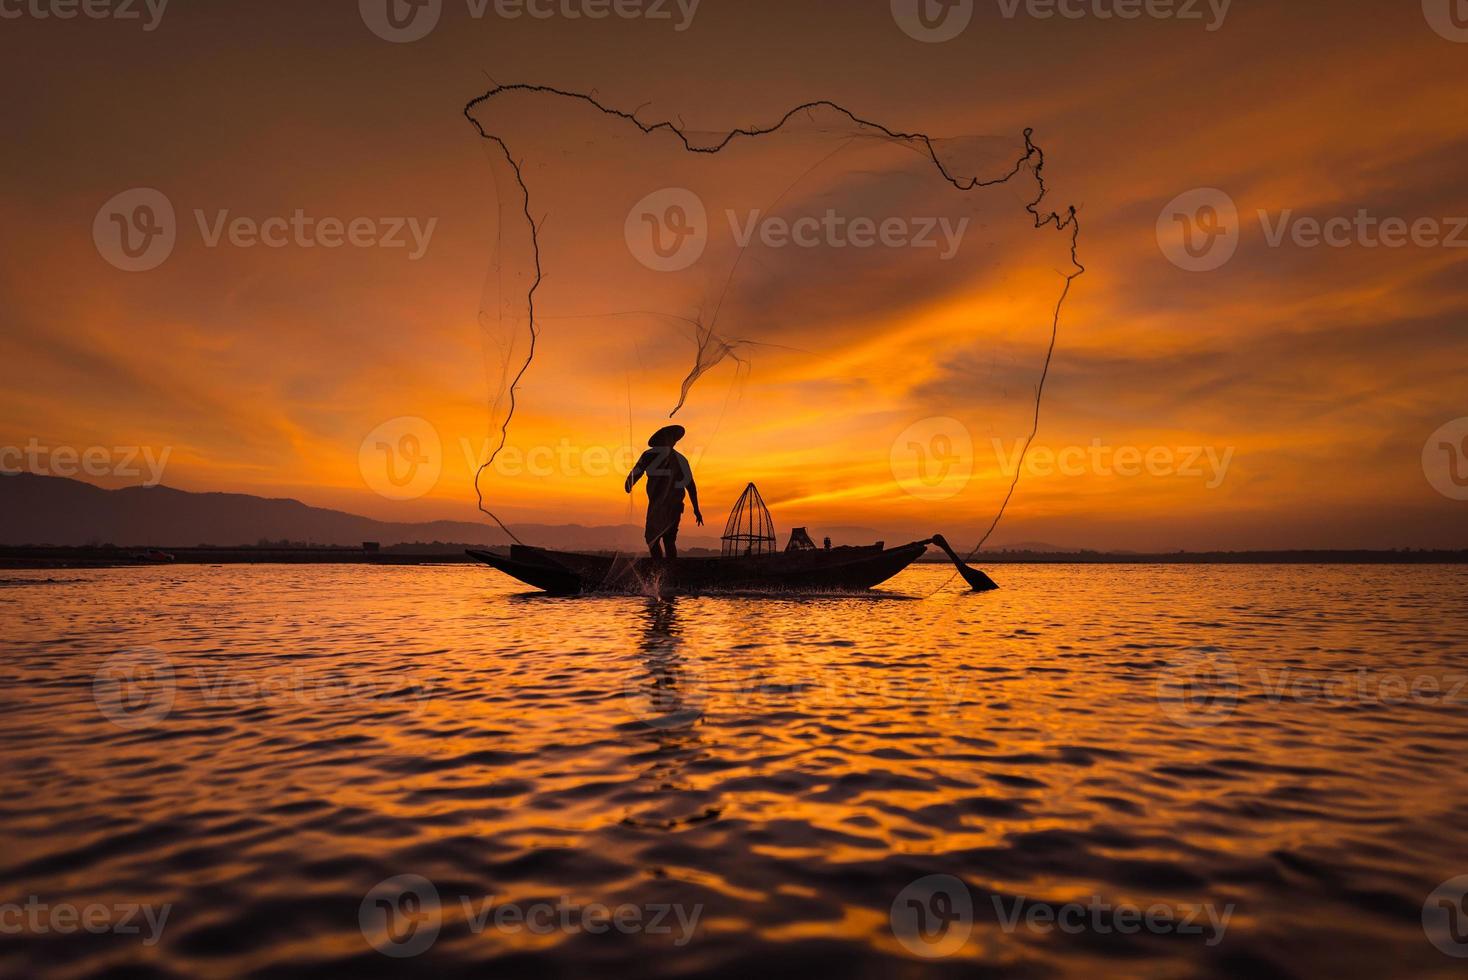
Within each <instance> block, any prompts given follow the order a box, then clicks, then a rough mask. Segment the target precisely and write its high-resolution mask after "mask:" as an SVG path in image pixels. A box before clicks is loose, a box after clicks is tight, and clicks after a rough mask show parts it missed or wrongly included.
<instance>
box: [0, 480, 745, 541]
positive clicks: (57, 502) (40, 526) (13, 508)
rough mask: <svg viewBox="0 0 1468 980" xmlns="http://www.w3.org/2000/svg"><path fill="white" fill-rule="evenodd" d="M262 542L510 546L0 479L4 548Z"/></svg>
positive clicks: (340, 519)
mask: <svg viewBox="0 0 1468 980" xmlns="http://www.w3.org/2000/svg"><path fill="white" fill-rule="evenodd" d="M686 523H687V522H685V524H686ZM514 530H515V533H516V534H518V535H519V536H520V537H521V538H523V539H525V540H526V541H531V542H534V543H535V544H538V545H541V546H543V547H548V548H562V549H579V550H599V549H609V550H611V549H619V548H620V549H631V548H637V549H640V548H641V547H642V529H641V528H640V527H635V526H633V525H613V526H605V527H582V526H580V525H576V524H568V525H539V524H523V525H514ZM687 530H688V528H687V527H686V526H685V535H684V537H683V539H682V540H684V541H686V543H687V545H688V547H693V548H696V547H708V548H717V547H718V546H719V541H718V538H717V536H709V537H705V536H699V535H688V534H686V531H687ZM261 540H268V541H282V540H285V541H305V542H310V543H311V544H317V545H340V546H357V545H360V544H361V543H362V542H363V541H377V542H380V543H381V544H383V545H384V546H388V545H394V544H407V543H412V542H419V541H422V542H429V541H452V542H456V543H460V544H475V545H492V544H505V543H507V539H506V538H505V534H504V532H503V531H501V530H500V529H499V528H497V527H495V526H493V525H492V524H489V523H487V522H486V523H478V522H472V521H430V522H427V523H416V524H415V523H396V522H390V521H377V520H373V519H372V518H370V517H361V516H359V515H356V514H348V513H345V512H343V511H339V510H328V509H326V508H323V507H309V506H307V505H306V504H303V503H301V502H300V501H299V500H290V499H280V498H276V499H272V498H267V497H256V496H252V495H250V494H243V493H190V492H188V491H185V490H174V489H171V488H169V487H162V486H159V487H126V488H124V489H121V490H104V489H102V488H101V487H95V486H92V485H91V484H90V483H82V482H81V481H79V480H69V479H64V478H61V477H50V476H36V475H34V474H30V473H20V474H0V544H5V545H42V544H50V545H86V544H93V543H97V544H115V545H117V546H119V547H141V546H144V545H154V546H159V547H167V546H170V545H172V546H176V547H189V546H193V545H199V544H209V545H225V546H233V545H253V544H255V543H257V542H259V541H261Z"/></svg>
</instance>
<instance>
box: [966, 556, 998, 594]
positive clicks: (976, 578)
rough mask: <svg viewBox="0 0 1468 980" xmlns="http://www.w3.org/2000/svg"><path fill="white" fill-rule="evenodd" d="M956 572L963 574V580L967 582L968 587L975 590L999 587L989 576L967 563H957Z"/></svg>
mask: <svg viewBox="0 0 1468 980" xmlns="http://www.w3.org/2000/svg"><path fill="white" fill-rule="evenodd" d="M958 574H960V575H962V576H963V580H964V581H965V582H967V583H968V584H969V587H970V588H971V589H973V590H974V591H975V592H993V591H994V590H995V589H997V588H999V585H998V583H996V582H995V581H994V580H993V579H991V578H990V577H989V576H987V575H985V574H984V573H983V572H981V571H979V570H978V569H977V568H970V567H969V566H968V565H965V564H963V563H962V562H959V563H958Z"/></svg>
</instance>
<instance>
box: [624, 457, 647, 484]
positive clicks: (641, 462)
mask: <svg viewBox="0 0 1468 980" xmlns="http://www.w3.org/2000/svg"><path fill="white" fill-rule="evenodd" d="M648 455H649V454H648V453H643V454H642V457H641V458H640V459H638V460H637V465H636V466H634V467H632V472H631V473H628V474H627V482H626V483H625V484H623V485H622V489H624V490H626V491H627V492H628V493H631V492H632V488H633V487H635V486H636V485H637V481H638V480H640V479H642V474H644V473H646V472H647V457H648Z"/></svg>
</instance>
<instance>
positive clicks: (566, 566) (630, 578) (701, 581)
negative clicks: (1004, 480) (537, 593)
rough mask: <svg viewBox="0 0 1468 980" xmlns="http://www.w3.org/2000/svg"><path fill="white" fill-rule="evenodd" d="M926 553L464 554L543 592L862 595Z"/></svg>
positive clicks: (909, 547) (919, 546)
mask: <svg viewBox="0 0 1468 980" xmlns="http://www.w3.org/2000/svg"><path fill="white" fill-rule="evenodd" d="M926 550H927V543H926V542H913V543H912V544H905V545H901V546H900V547H896V548H883V547H882V546H881V545H872V546H870V547H865V548H832V549H830V550H829V551H827V550H817V551H791V552H781V553H777V554H773V555H757V556H747V557H738V558H678V559H673V560H668V559H658V558H650V557H649V558H632V557H629V556H625V555H619V556H615V557H614V556H610V555H582V554H576V553H573V552H565V551H549V550H546V549H544V548H532V547H528V546H524V545H516V546H515V547H513V548H511V549H510V554H509V557H505V556H502V555H496V554H494V553H492V552H488V551H475V550H470V551H468V552H467V553H468V554H469V555H470V556H472V557H474V558H476V559H478V560H479V561H482V562H484V563H485V564H486V565H489V566H490V567H491V568H494V569H496V570H498V571H500V572H503V573H504V574H506V575H508V576H510V577H511V578H514V579H517V580H519V581H521V582H524V583H525V584H526V585H530V586H533V587H534V588H537V589H540V590H541V591H543V592H549V593H553V594H555V595H576V594H580V593H587V592H639V593H647V592H657V593H662V594H667V593H672V594H694V593H699V592H711V591H717V592H726V591H734V592H738V591H758V592H828V591H829V592H859V591H864V590H866V589H870V588H872V587H873V586H876V585H880V584H881V583H883V582H885V581H887V580H888V579H890V578H891V577H892V576H894V575H896V574H897V573H898V572H900V571H902V570H903V569H904V568H906V567H907V566H908V565H911V564H912V563H913V562H915V561H917V560H918V559H919V558H921V557H922V555H923V553H924V552H925V551H926Z"/></svg>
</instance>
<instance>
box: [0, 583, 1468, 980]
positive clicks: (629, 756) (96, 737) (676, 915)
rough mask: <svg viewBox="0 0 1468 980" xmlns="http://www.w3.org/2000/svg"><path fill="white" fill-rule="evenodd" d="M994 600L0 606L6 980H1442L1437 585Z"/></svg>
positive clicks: (927, 596) (1442, 709)
mask: <svg viewBox="0 0 1468 980" xmlns="http://www.w3.org/2000/svg"><path fill="white" fill-rule="evenodd" d="M993 571H994V573H995V577H996V578H997V579H999V580H1000V581H1001V583H1002V584H1003V585H1004V587H1005V588H1004V589H1003V591H1001V592H998V593H994V594H991V595H983V596H977V595H970V594H965V593H961V592H959V591H957V590H956V588H955V587H954V586H953V585H950V590H949V591H941V592H938V593H937V594H936V595H935V594H933V591H934V590H935V589H937V588H939V587H940V586H941V585H943V584H944V583H945V582H946V581H949V580H950V575H949V573H948V572H947V571H944V570H942V569H941V568H939V567H934V566H923V567H915V568H912V569H910V570H909V571H908V572H905V573H904V574H903V575H902V576H900V577H899V578H898V579H895V580H894V581H893V582H892V583H890V584H889V586H888V587H887V589H886V590H885V591H884V592H883V593H879V594H874V595H872V596H861V597H818V598H803V599H751V598H747V597H709V598H698V599H679V600H675V601H671V602H662V601H658V600H654V599H648V598H642V597H629V596H622V597H611V598H592V599H548V598H542V597H534V596H529V595H526V594H525V593H524V591H523V587H522V586H519V585H518V584H516V583H513V582H510V581H508V580H506V579H504V578H502V577H500V576H498V575H497V574H495V573H494V572H492V571H490V570H487V569H482V568H477V567H468V566H444V567H425V568H378V567H360V566H341V567H293V566H252V567H228V568H218V567H215V568H211V567H177V568H149V569H118V570H104V571H81V572H66V573H36V574H31V573H24V572H21V573H7V574H6V577H5V580H4V582H3V583H0V616H3V624H4V629H3V633H0V654H3V656H0V704H3V709H4V710H3V713H0V737H3V743H4V746H5V749H4V760H5V762H4V773H5V775H4V778H3V784H0V789H3V794H0V836H3V839H4V840H5V841H6V846H5V848H4V849H3V854H0V904H3V903H12V904H13V905H14V906H18V907H19V910H18V911H17V912H13V913H7V912H4V911H3V910H0V926H4V927H5V934H4V935H0V971H3V973H4V974H5V975H7V976H22V975H40V974H49V975H56V976H110V975H165V976H180V977H185V976H203V977H224V976H240V975H246V976H248V975H283V976H296V975H301V976H310V975H319V976H377V975H384V976H391V975H410V974H417V973H431V974H433V975H436V976H439V977H458V976H465V977H477V978H482V977H491V976H494V977H500V976H516V975H526V976H530V975H535V976H560V975H573V974H575V975H586V974H588V973H593V972H594V973H596V974H600V973H613V972H614V973H625V974H629V975H637V976H676V975H684V974H689V973H693V972H701V973H708V974H715V975H719V974H722V975H727V976H746V977H747V976H751V975H761V974H764V975H769V976H783V975H794V974H805V975H807V976H815V975H832V976H843V975H853V976H862V975H866V976H894V975H895V976H905V975H926V974H930V973H931V974H937V975H947V974H952V975H955V976H960V975H961V976H973V975H975V973H976V971H977V972H978V973H979V974H980V975H994V976H1016V977H1031V976H1035V977H1038V976H1053V975H1071V976H1077V977H1090V976H1097V975H1126V976H1159V977H1173V976H1195V975H1201V976H1210V975H1234V974H1239V973H1243V972H1248V973H1250V974H1255V975H1260V976H1270V975H1280V976H1305V975H1313V974H1321V975H1327V974H1328V975H1334V976H1361V977H1380V976H1409V975H1411V976H1424V975H1443V976H1447V975H1461V973H1462V970H1463V969H1464V968H1465V961H1464V960H1462V959H1456V958H1453V957H1450V956H1449V955H1447V953H1446V952H1444V951H1442V950H1441V949H1440V948H1439V947H1445V948H1446V949H1447V950H1449V951H1453V952H1459V953H1468V937H1465V936H1463V934H1462V931H1461V930H1462V929H1464V928H1468V916H1464V917H1462V919H1461V921H1459V919H1458V918H1453V919H1451V920H1449V918H1448V916H1449V914H1450V913H1451V914H1453V915H1456V914H1457V913H1456V912H1455V911H1454V910H1453V909H1451V908H1449V907H1448V906H1449V905H1451V904H1452V898H1453V895H1452V894H1451V892H1450V893H1449V901H1448V904H1447V905H1444V906H1442V907H1441V908H1440V909H1439V910H1438V911H1433V910H1432V909H1431V908H1430V909H1429V923H1428V928H1425V927H1424V905H1425V904H1426V905H1428V906H1432V907H1433V908H1436V906H1435V905H1434V902H1435V901H1436V900H1434V901H1432V902H1430V901H1429V896H1430V895H1431V894H1432V893H1433V891H1434V889H1436V888H1438V886H1439V885H1441V884H1442V883H1443V882H1444V881H1446V880H1448V879H1451V878H1454V877H1455V876H1458V875H1465V874H1468V795H1465V790H1468V773H1465V766H1464V764H1463V763H1464V750H1465V748H1468V684H1465V679H1468V644H1465V640H1464V638H1465V636H1468V610H1465V606H1464V602H1463V597H1464V595H1465V594H1468V569H1462V568H1454V567H1442V566H1427V567H1361V566H1354V567H1352V566H1347V567H1272V566H1264V567H1252V566H1227V567H1223V566H1165V567H1158V566H1138V567H1110V566H1106V567H1076V566H1053V567H1033V566H1019V567H999V568H998V569H995V570H993ZM402 876H412V877H407V878H404V877H402ZM934 876H941V877H934ZM384 882H388V883H387V884H383V883H384ZM425 883H426V886H427V887H426V888H425ZM428 889H431V891H429V890H428ZM435 897H436V899H437V901H436V903H435V901H434V898H435ZM1439 897H1440V896H1439ZM27 903H30V905H31V906H32V913H26V912H25V906H26V905H27ZM128 906H138V907H139V908H143V907H146V908H148V909H150V910H152V911H153V912H154V913H155V918H156V915H157V913H158V911H159V910H161V909H163V908H165V907H166V908H167V915H166V919H165V920H164V921H162V922H161V923H160V924H159V925H158V927H157V928H150V927H149V926H148V925H147V924H146V922H145V921H144V920H143V918H142V913H141V912H137V913H136V914H135V916H134V918H133V919H132V920H131V921H132V923H133V924H136V925H139V926H141V928H139V929H138V931H136V932H128V931H126V930H124V929H122V928H118V927H119V926H120V925H121V924H122V919H123V917H124V916H125V915H126V908H127V907H128ZM602 906H605V910H606V912H607V915H608V916H610V915H612V914H614V913H616V912H617V910H618V909H621V910H622V913H623V915H624V918H623V920H622V921H621V923H620V924H616V923H613V924H610V925H609V924H607V922H606V920H605V918H599V917H598V916H599V915H600V913H599V911H598V910H599V909H601V907H602ZM61 907H72V908H74V909H77V910H79V911H78V912H77V914H78V915H85V914H87V913H86V909H88V908H101V909H103V910H104V911H103V912H98V913H95V914H96V916H97V918H96V920H95V922H94V925H95V926H96V931H95V932H89V931H87V929H85V928H81V927H76V926H73V928H71V929H66V928H65V926H66V922H67V920H66V919H65V916H64V914H63V916H62V917H61V918H60V919H58V918H56V915H55V912H56V910H57V909H58V908H61ZM506 908H511V909H514V910H518V912H519V914H520V915H521V916H524V915H527V914H528V915H530V916H531V917H536V916H539V915H541V914H542V913H544V915H545V916H547V918H542V919H540V920H538V921H539V923H540V924H539V925H537V927H536V928H531V927H530V926H528V925H526V924H525V923H524V922H523V921H517V920H516V913H515V912H513V911H512V912H509V913H503V912H501V910H503V909H506ZM1067 908H1073V909H1080V910H1082V912H1074V913H1068V912H1066V909H1067ZM1128 908H1135V909H1138V910H1149V909H1150V910H1151V911H1152V918H1151V922H1150V924H1148V923H1147V922H1145V921H1144V922H1143V923H1142V924H1141V925H1140V926H1138V927H1136V928H1127V927H1128V926H1129V925H1131V924H1132V923H1131V922H1130V920H1128V919H1127V918H1126V913H1125V911H1124V910H1125V909H1128ZM1047 909H1048V910H1049V912H1048V913H1047V912H1046V911H1045V910H1047ZM548 910H556V911H554V920H555V921H554V923H553V924H552V925H551V926H550V927H549V928H541V927H540V925H543V924H544V923H545V922H546V921H549V916H550V912H549V911H548ZM660 910H661V912H660ZM1118 910H1121V911H1120V917H1118V914H1119V911H1118ZM497 912H499V913H500V918H499V919H498V920H497V919H496V918H495V913H497ZM1164 913H1167V915H1164ZM6 915H9V916H10V917H9V918H6V917H5V916H6ZM26 915H30V916H31V918H29V919H27V918H26V917H25V916H26ZM1433 915H1438V916H1439V917H1440V919H1441V921H1440V922H1438V923H1437V925H1434V924H1433V923H1434V921H1437V920H1433V919H1432V916H1433ZM1056 916H1059V917H1060V918H1062V919H1064V920H1065V921H1066V923H1067V928H1060V927H1059V926H1057V925H1056V924H1055V917H1056ZM1168 916H1170V918H1168ZM37 917H39V918H37ZM634 917H635V918H636V921H634ZM654 917H659V918H660V921H659V922H658V923H657V924H656V925H655V924H654V923H653V922H652V920H653V918H654ZM919 919H921V921H919ZM1082 920H1084V921H1082ZM568 921H569V922H570V923H571V925H570V926H567V925H565V923H566V922H568ZM16 923H19V924H20V928H14V926H15V924H16ZM38 923H39V924H38ZM1077 923H1081V924H1080V925H1079V926H1077ZM1455 926H1456V927H1458V928H1459V930H1460V931H1459V932H1458V933H1456V934H1455V933H1454V932H1453V927H1455ZM924 927H926V928H924ZM1432 929H1435V930H1436V932H1435V933H1434V934H1432V935H1430V934H1429V933H1430V930H1432ZM1457 938H1464V939H1465V942H1463V943H1461V944H1457V943H1455V939H1457ZM1433 939H1436V942H1437V945H1434V942H1433V941H1432V940H1433ZM380 948H381V949H386V950H387V952H386V953H385V952H381V951H379V949H380ZM405 953H411V954H413V955H389V954H405Z"/></svg>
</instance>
